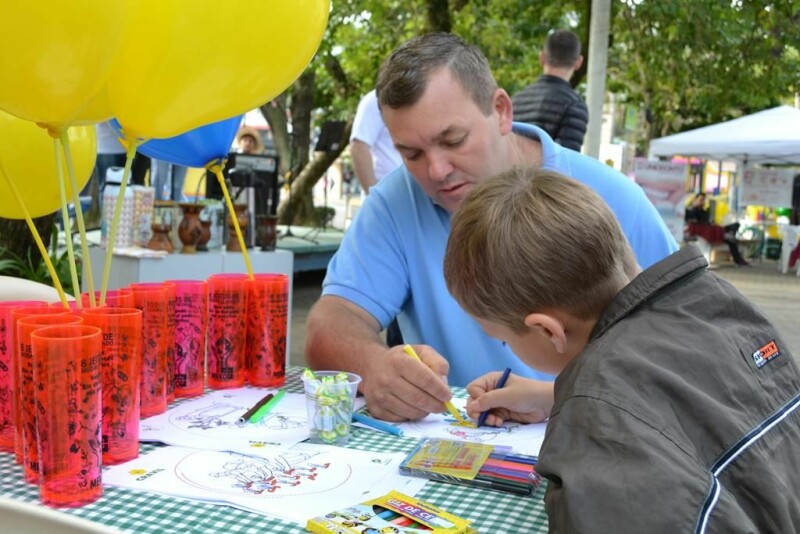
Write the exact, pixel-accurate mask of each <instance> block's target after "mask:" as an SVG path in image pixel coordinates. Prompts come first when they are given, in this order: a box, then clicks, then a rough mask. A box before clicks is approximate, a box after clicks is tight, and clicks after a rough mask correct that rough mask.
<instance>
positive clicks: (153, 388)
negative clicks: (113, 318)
mask: <svg viewBox="0 0 800 534" xmlns="http://www.w3.org/2000/svg"><path fill="white" fill-rule="evenodd" d="M131 289H132V290H133V297H134V299H135V301H136V308H138V309H140V310H141V311H142V336H143V337H142V374H141V380H140V387H139V389H140V391H141V414H140V415H141V417H142V418H143V419H144V418H145V417H150V416H151V415H158V414H160V413H164V412H165V411H167V338H168V334H169V332H168V329H167V288H166V287H164V286H163V285H162V284H157V285H136V286H132V287H131Z"/></svg>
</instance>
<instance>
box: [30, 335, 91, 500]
mask: <svg viewBox="0 0 800 534" xmlns="http://www.w3.org/2000/svg"><path fill="white" fill-rule="evenodd" d="M101 340H102V334H101V332H100V329H99V328H96V327H93V326H86V325H82V324H78V325H59V326H48V327H43V328H39V329H37V330H35V331H34V332H33V333H32V334H31V349H32V354H33V360H34V380H35V381H36V383H37V384H39V385H40V387H37V388H36V391H35V398H36V409H37V425H38V434H39V443H38V446H39V467H40V475H41V484H40V486H39V487H40V497H41V501H42V502H43V503H44V504H47V505H49V506H59V507H60V506H82V505H84V504H88V503H90V502H93V501H95V500H97V499H98V498H99V497H100V496H101V495H102V493H103V486H102V475H101V466H102V452H101V441H100V440H101V426H102V423H101V419H102V417H101V395H102V392H101V385H100V383H101V378H100V375H101V366H102V363H101V360H102V346H101V344H102V342H101Z"/></svg>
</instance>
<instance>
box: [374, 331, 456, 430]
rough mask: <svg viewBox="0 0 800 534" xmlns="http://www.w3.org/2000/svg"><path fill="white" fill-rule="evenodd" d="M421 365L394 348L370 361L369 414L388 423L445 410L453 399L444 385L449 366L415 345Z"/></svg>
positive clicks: (440, 357)
mask: <svg viewBox="0 0 800 534" xmlns="http://www.w3.org/2000/svg"><path fill="white" fill-rule="evenodd" d="M414 350H415V351H416V352H417V354H418V355H419V357H420V359H421V360H422V361H421V362H419V361H417V360H415V359H414V358H412V357H411V356H409V355H408V354H406V353H405V352H403V347H402V346H397V347H392V348H390V349H387V351H386V352H385V353H384V354H383V355H382V356H381V357H378V358H371V361H370V363H369V367H368V373H367V376H364V377H363V388H362V390H363V392H364V396H365V397H366V398H367V407H368V408H369V411H370V414H372V415H374V416H375V417H377V418H379V419H384V420H387V421H407V420H412V419H421V418H423V417H425V416H426V415H428V414H429V413H433V412H437V413H441V412H444V411H445V407H444V403H445V402H446V401H448V400H450V398H451V397H452V393H451V392H450V388H449V387H448V386H447V383H446V382H445V378H444V377H446V376H447V372H448V370H449V367H450V366H449V364H448V363H447V360H445V359H444V358H443V357H442V356H441V355H439V353H437V352H436V351H435V350H433V349H432V348H431V347H429V346H427V345H415V346H414Z"/></svg>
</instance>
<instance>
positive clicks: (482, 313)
mask: <svg viewBox="0 0 800 534" xmlns="http://www.w3.org/2000/svg"><path fill="white" fill-rule="evenodd" d="M636 272H638V266H637V265H636V259H635V257H634V255H633V252H632V251H631V248H630V245H629V244H628V241H627V239H626V238H625V236H624V234H623V233H622V230H621V228H620V227H619V223H617V219H616V218H615V217H614V214H613V213H612V212H611V209H610V208H609V207H608V206H607V205H606V203H605V202H604V201H603V199H601V198H600V197H599V196H598V195H597V193H595V192H594V191H593V190H592V189H590V188H589V187H587V186H585V185H583V184H581V183H580V182H577V181H575V180H572V179H571V178H567V177H566V176H563V175H561V174H559V173H556V172H553V171H547V170H543V169H541V168H539V169H535V168H531V167H516V168H513V169H511V170H510V171H507V172H505V173H502V174H500V175H498V176H496V177H494V178H491V179H490V180H487V181H486V182H485V183H483V184H481V185H480V186H478V187H476V188H475V190H474V191H473V192H472V193H471V194H470V195H469V197H468V198H467V199H466V201H465V202H464V204H463V205H462V206H461V208H460V209H459V210H458V211H457V212H456V214H455V215H454V216H453V219H452V229H451V232H450V239H449V241H448V242H447V251H446V254H445V260H444V275H445V280H446V281H447V288H448V289H449V290H450V293H451V294H452V295H453V297H455V299H456V300H457V301H458V302H459V304H461V306H462V307H463V308H464V309H465V310H466V311H467V312H468V313H469V314H471V315H473V316H475V317H478V318H481V319H485V320H487V321H491V322H495V323H499V324H503V325H505V326H508V327H509V328H511V329H513V330H514V331H517V332H521V331H524V330H525V325H524V322H523V321H524V318H525V317H526V316H527V315H529V314H531V313H535V312H545V311H547V310H564V311H567V312H568V313H570V314H571V315H573V316H575V317H577V318H579V319H591V318H594V317H597V316H599V315H600V313H601V312H602V311H603V309H604V308H605V307H606V306H607V305H608V303H609V302H610V301H611V300H612V299H613V298H614V296H615V295H616V294H617V293H618V292H619V291H620V289H622V288H623V287H624V286H625V285H626V284H627V283H628V282H629V281H630V280H631V279H632V277H633V276H635V274H636Z"/></svg>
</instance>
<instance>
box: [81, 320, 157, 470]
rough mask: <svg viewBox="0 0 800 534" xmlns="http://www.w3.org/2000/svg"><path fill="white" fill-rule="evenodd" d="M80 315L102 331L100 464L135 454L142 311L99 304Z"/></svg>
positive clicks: (114, 461) (110, 462)
mask: <svg viewBox="0 0 800 534" xmlns="http://www.w3.org/2000/svg"><path fill="white" fill-rule="evenodd" d="M82 315H83V319H84V322H85V324H87V325H89V326H94V327H97V328H99V329H100V331H101V332H102V334H103V361H102V389H103V433H102V451H103V465H114V464H118V463H122V462H127V461H128V460H133V459H134V458H136V457H138V456H139V419H140V413H141V412H140V406H139V404H140V391H139V380H140V379H141V374H142V311H141V310H139V309H136V308H109V307H108V306H102V307H95V308H88V309H85V310H83V312H82Z"/></svg>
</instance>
